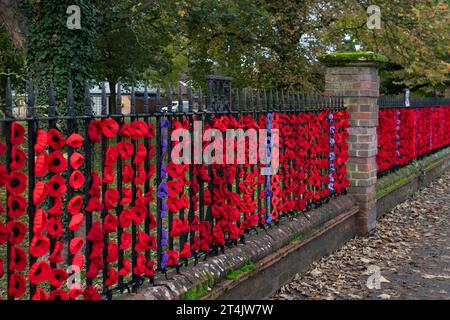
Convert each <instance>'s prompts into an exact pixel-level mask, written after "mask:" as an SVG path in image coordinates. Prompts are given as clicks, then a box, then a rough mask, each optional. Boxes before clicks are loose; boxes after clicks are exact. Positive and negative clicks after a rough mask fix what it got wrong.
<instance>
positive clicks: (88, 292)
mask: <svg viewBox="0 0 450 320" xmlns="http://www.w3.org/2000/svg"><path fill="white" fill-rule="evenodd" d="M83 297H84V300H103V299H102V296H101V295H100V293H98V291H97V289H95V288H94V287H93V286H88V287H87V288H86V289H84V291H83Z"/></svg>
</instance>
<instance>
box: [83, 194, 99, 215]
mask: <svg viewBox="0 0 450 320" xmlns="http://www.w3.org/2000/svg"><path fill="white" fill-rule="evenodd" d="M102 210H103V204H102V202H101V201H100V198H99V197H92V198H90V199H89V202H88V204H87V205H86V207H85V208H84V211H86V212H100V211H102Z"/></svg>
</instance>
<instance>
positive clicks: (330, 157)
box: [329, 152, 336, 161]
mask: <svg viewBox="0 0 450 320" xmlns="http://www.w3.org/2000/svg"><path fill="white" fill-rule="evenodd" d="M329 159H330V160H331V161H334V160H335V159H336V155H335V154H334V152H330V156H329Z"/></svg>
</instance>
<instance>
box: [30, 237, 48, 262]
mask: <svg viewBox="0 0 450 320" xmlns="http://www.w3.org/2000/svg"><path fill="white" fill-rule="evenodd" d="M48 249H50V240H49V239H48V238H47V237H46V236H43V235H35V236H34V237H33V239H32V240H31V244H30V253H31V255H32V256H33V257H35V258H37V257H42V256H43V255H44V254H46V253H47V252H48Z"/></svg>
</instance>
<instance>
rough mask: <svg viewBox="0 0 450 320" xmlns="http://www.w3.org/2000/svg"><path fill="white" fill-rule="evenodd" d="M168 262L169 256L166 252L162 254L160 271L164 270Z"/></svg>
mask: <svg viewBox="0 0 450 320" xmlns="http://www.w3.org/2000/svg"><path fill="white" fill-rule="evenodd" d="M168 260H169V256H168V255H167V253H166V252H164V253H163V254H162V257H161V269H162V270H165V269H166V267H167V261H168Z"/></svg>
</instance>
